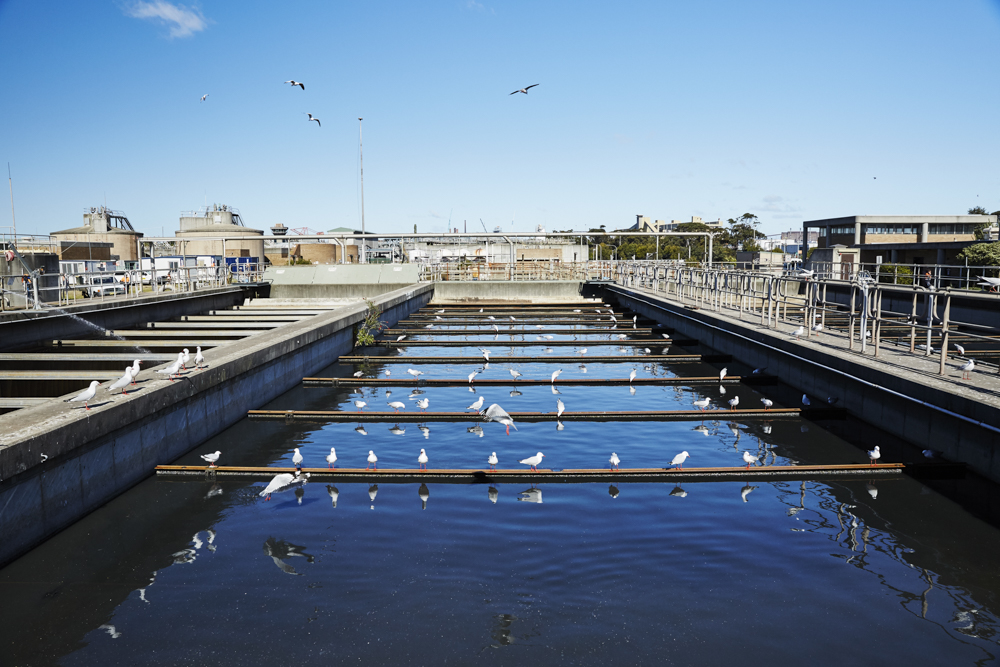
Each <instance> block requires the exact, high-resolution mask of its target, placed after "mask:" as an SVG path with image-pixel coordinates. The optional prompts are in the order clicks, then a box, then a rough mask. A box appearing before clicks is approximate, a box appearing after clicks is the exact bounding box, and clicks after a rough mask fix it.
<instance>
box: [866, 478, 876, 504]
mask: <svg viewBox="0 0 1000 667" xmlns="http://www.w3.org/2000/svg"><path fill="white" fill-rule="evenodd" d="M865 490H866V491H868V495H869V496H871V497H872V500H876V499H878V487H876V486H875V484H873V483H872V482H868V483H867V484H865Z"/></svg>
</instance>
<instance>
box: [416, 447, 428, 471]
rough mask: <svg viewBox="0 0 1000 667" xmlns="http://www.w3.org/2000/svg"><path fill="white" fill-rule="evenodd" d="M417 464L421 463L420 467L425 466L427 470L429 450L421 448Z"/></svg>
mask: <svg viewBox="0 0 1000 667" xmlns="http://www.w3.org/2000/svg"><path fill="white" fill-rule="evenodd" d="M417 464H419V467H420V468H423V469H424V470H427V451H426V450H423V449H421V450H420V456H418V457H417Z"/></svg>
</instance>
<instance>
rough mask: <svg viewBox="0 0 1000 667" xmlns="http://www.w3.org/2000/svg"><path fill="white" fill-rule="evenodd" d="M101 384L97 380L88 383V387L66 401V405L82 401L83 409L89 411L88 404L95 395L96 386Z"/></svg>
mask: <svg viewBox="0 0 1000 667" xmlns="http://www.w3.org/2000/svg"><path fill="white" fill-rule="evenodd" d="M99 384H101V383H100V382H98V381H97V380H94V381H92V382H91V383H90V386H89V387H87V388H86V389H84V390H83V391H82V392H80V393H79V394H77V395H76V396H74V397H73V398H70V399H67V402H68V403H73V402H77V401H83V407H85V408H87V409H88V410H89V409H90V405H88V402H89V401H91V400H93V398H94V396H96V395H97V385H99Z"/></svg>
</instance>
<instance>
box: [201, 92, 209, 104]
mask: <svg viewBox="0 0 1000 667" xmlns="http://www.w3.org/2000/svg"><path fill="white" fill-rule="evenodd" d="M207 99H208V93H205V94H204V95H202V96H201V101H202V102H204V101H205V100H207Z"/></svg>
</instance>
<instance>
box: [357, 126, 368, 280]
mask: <svg viewBox="0 0 1000 667" xmlns="http://www.w3.org/2000/svg"><path fill="white" fill-rule="evenodd" d="M362 120H364V119H362V118H358V153H359V155H360V158H361V257H360V258H359V260H360V262H361V264H364V263H365V260H366V255H367V253H366V252H365V147H364V142H363V141H362V132H361V121H362Z"/></svg>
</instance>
